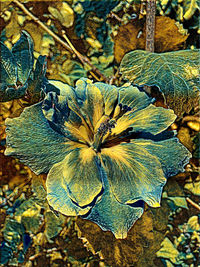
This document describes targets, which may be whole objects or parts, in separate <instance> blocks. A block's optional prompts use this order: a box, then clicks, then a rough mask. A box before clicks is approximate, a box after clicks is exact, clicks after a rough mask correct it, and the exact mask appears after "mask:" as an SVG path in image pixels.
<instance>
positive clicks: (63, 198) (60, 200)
mask: <svg viewBox="0 0 200 267" xmlns="http://www.w3.org/2000/svg"><path fill="white" fill-rule="evenodd" d="M64 164H65V160H63V161H61V162H59V163H57V164H55V165H54V166H53V167H52V168H51V170H50V172H49V174H48V176H47V181H46V186H47V200H48V202H49V205H50V206H51V207H53V209H54V210H57V211H59V212H61V213H62V214H64V215H67V216H78V215H84V214H86V213H87V212H88V211H89V210H90V209H91V207H89V206H87V207H85V208H81V207H79V206H78V205H76V204H75V203H74V202H73V201H72V200H71V198H70V197H69V192H68V189H67V188H66V187H65V186H64V185H63V179H64V177H63V167H64Z"/></svg>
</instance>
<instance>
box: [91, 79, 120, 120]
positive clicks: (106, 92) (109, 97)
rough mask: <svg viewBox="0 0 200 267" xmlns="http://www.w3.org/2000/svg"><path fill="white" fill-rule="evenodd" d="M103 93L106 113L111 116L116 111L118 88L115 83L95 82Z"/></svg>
mask: <svg viewBox="0 0 200 267" xmlns="http://www.w3.org/2000/svg"><path fill="white" fill-rule="evenodd" d="M95 86H96V87H97V88H99V90H100V91H101V94H102V95H103V99H104V103H105V115H107V116H110V115H111V113H112V112H113V111H114V108H115V105H116V104H117V103H118V89H117V88H116V87H115V86H114V85H109V84H105V83H101V82H97V83H95Z"/></svg>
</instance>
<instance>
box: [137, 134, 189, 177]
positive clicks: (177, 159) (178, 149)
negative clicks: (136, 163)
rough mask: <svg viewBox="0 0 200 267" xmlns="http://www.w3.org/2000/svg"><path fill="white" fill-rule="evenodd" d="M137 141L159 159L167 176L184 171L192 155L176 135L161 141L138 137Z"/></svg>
mask: <svg viewBox="0 0 200 267" xmlns="http://www.w3.org/2000/svg"><path fill="white" fill-rule="evenodd" d="M135 142H137V145H138V146H141V147H143V148H144V149H146V150H147V151H148V152H149V153H151V154H152V155H155V156H156V157H157V158H158V159H159V161H160V162H161V164H162V168H163V171H164V173H165V175H166V176H167V177H170V176H173V175H176V174H177V173H178V172H183V171H184V166H185V165H186V164H187V163H188V162H189V159H190V158H191V156H192V155H191V153H190V152H189V151H188V150H187V148H185V147H184V146H183V145H182V144H181V143H179V141H178V139H177V138H175V137H173V138H170V139H167V140H163V141H159V142H154V141H152V140H144V139H138V140H135Z"/></svg>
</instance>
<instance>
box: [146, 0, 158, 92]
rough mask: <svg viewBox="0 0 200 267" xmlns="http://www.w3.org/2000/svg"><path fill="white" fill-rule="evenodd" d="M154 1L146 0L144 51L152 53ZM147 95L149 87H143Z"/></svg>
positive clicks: (149, 90)
mask: <svg viewBox="0 0 200 267" xmlns="http://www.w3.org/2000/svg"><path fill="white" fill-rule="evenodd" d="M155 15H156V0H146V43H145V50H146V51H149V52H154V34H155ZM144 89H145V91H146V92H147V93H151V86H147V85H145V86H144Z"/></svg>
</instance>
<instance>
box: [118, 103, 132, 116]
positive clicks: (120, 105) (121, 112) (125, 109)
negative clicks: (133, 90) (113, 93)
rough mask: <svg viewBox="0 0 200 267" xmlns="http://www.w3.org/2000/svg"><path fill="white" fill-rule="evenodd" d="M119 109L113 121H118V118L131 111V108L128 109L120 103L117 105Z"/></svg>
mask: <svg viewBox="0 0 200 267" xmlns="http://www.w3.org/2000/svg"><path fill="white" fill-rule="evenodd" d="M119 107H120V112H119V114H118V115H117V116H116V117H115V120H118V119H119V118H120V117H122V116H123V115H124V114H125V113H126V112H128V111H131V110H132V108H131V107H129V106H128V105H122V104H121V103H119Z"/></svg>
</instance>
